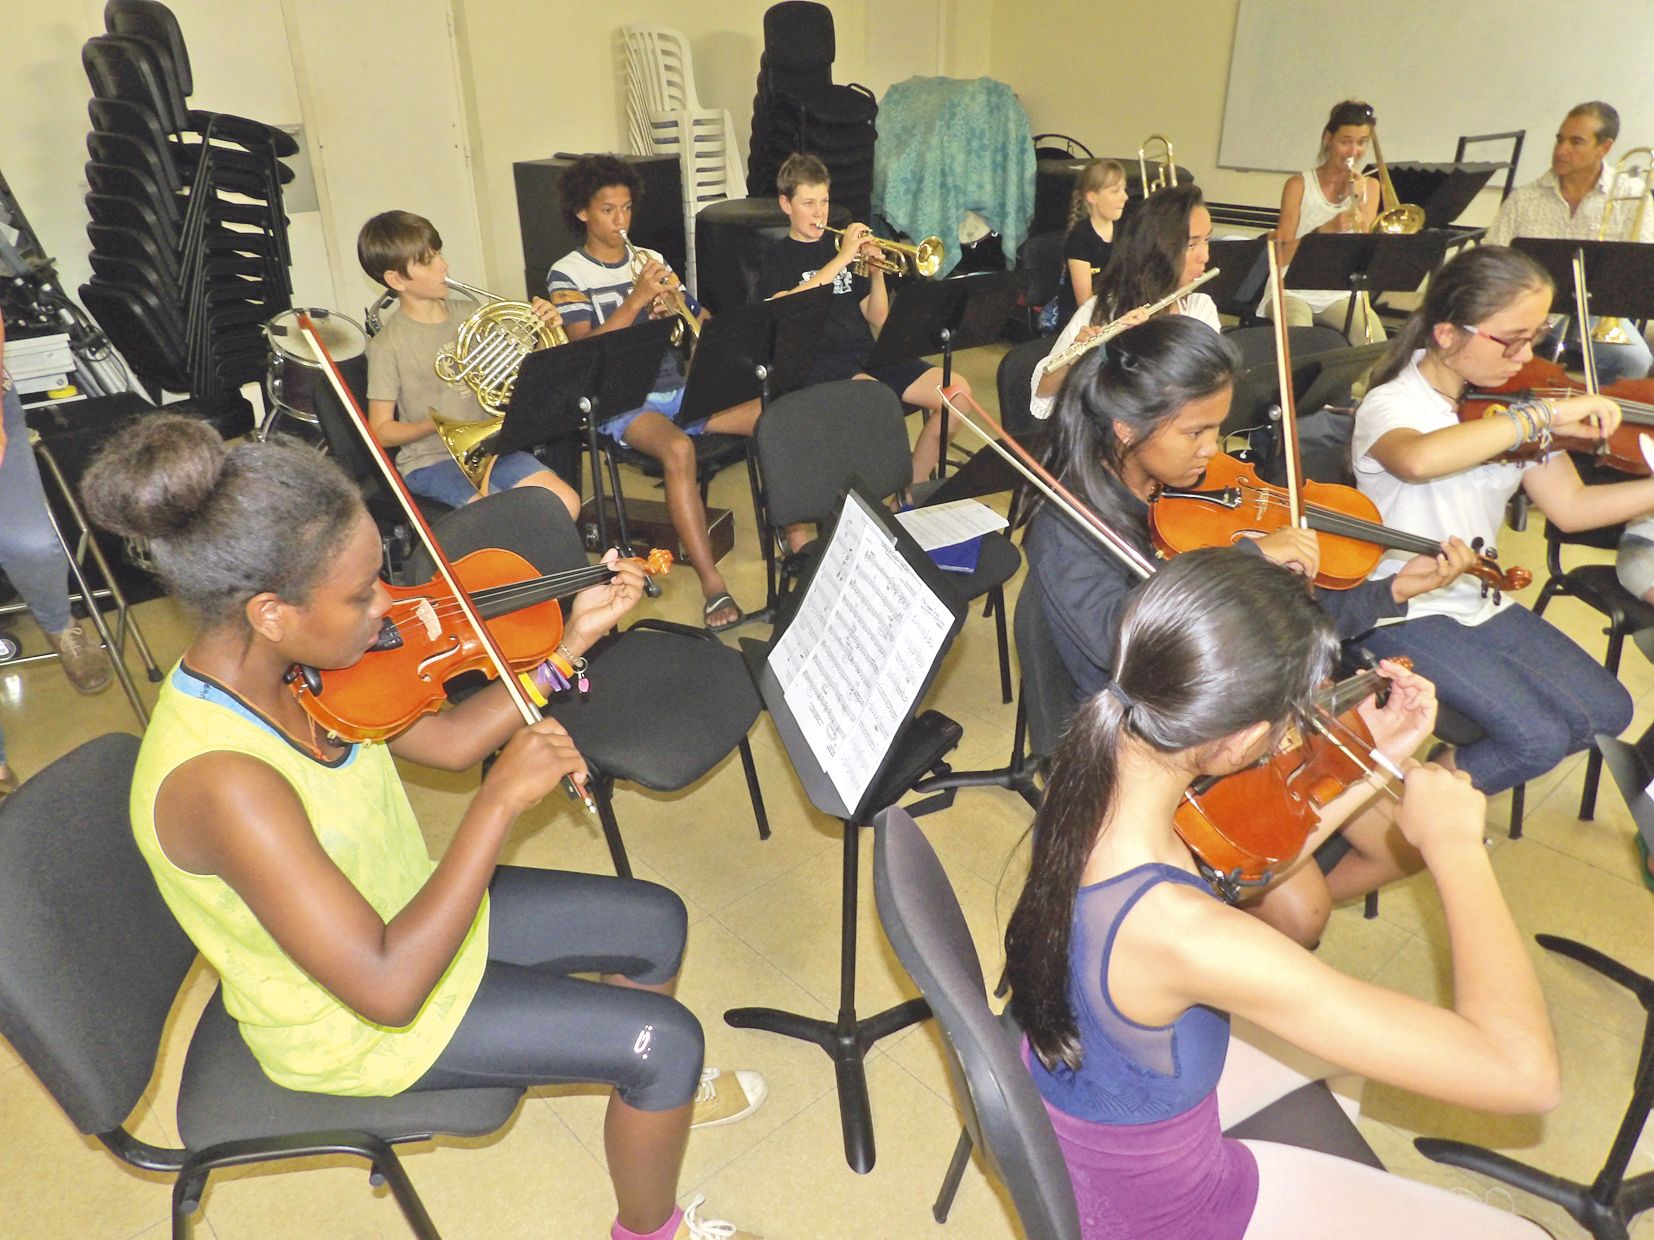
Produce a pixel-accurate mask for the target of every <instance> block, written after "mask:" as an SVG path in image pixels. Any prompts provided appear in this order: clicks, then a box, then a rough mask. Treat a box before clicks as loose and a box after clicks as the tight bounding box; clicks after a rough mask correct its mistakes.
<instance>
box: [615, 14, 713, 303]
mask: <svg viewBox="0 0 1654 1240" xmlns="http://www.w3.org/2000/svg"><path fill="white" fill-rule="evenodd" d="M621 34H622V38H623V39H624V41H625V45H626V126H627V132H628V134H629V136H630V139H631V144H632V152H633V153H634V154H637V155H670V156H673V157H674V158H676V159H677V160H678V162H679V166H680V167H681V169H682V172H683V233H684V238H685V239H686V240H687V242H688V262H687V266H688V270H687V271H686V272H684V279H685V280H686V281H687V282H688V284H689V286H690V288H691V289H697V288H698V287H699V282H698V280H697V279H696V276H697V272H696V269H695V268H696V264H695V215H696V213H697V212H698V211H700V209H701V208H702V207H704V206H706V205H708V204H709V203H714V202H722V201H723V200H724V199H726V198H728V197H729V196H730V195H731V194H733V193H734V192H735V189H736V186H738V185H739V184H740V179H741V171H740V169H741V164H740V159H739V157H738V156H737V154H736V149H735V121H734V120H733V118H731V116H730V114H729V111H728V109H726V108H703V107H702V106H701V102H700V100H699V99H698V98H697V97H696V95H695V69H694V63H693V61H692V60H691V59H690V54H689V40H688V39H687V38H685V37H684V35H683V32H682V31H678V30H671V29H668V28H666V27H664V26H627V27H625V29H624V30H623V31H622V32H621Z"/></svg>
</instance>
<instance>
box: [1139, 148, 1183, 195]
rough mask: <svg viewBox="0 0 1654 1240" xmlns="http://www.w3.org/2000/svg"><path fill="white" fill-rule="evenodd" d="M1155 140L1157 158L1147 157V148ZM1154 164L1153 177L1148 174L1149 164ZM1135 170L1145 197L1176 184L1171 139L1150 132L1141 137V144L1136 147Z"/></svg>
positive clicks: (1175, 168)
mask: <svg viewBox="0 0 1654 1240" xmlns="http://www.w3.org/2000/svg"><path fill="white" fill-rule="evenodd" d="M1156 142H1158V143H1159V144H1160V152H1159V158H1157V159H1154V160H1150V159H1149V148H1150V147H1152V146H1153V145H1154V144H1155V143H1156ZM1150 163H1153V164H1155V165H1157V166H1156V169H1155V173H1154V176H1153V177H1150V176H1149V164H1150ZM1137 172H1138V175H1139V177H1141V179H1142V185H1143V197H1145V198H1147V197H1148V196H1149V195H1150V194H1152V193H1154V191H1155V190H1157V189H1171V188H1173V187H1174V186H1176V185H1177V162H1176V159H1175V157H1174V156H1173V155H1172V140H1171V139H1170V138H1168V137H1166V136H1165V135H1164V134H1158V133H1151V134H1150V135H1149V136H1148V137H1146V138H1144V139H1143V145H1142V146H1140V147H1138V148H1137Z"/></svg>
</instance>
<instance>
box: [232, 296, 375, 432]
mask: <svg viewBox="0 0 1654 1240" xmlns="http://www.w3.org/2000/svg"><path fill="white" fill-rule="evenodd" d="M300 314H308V315H309V316H310V320H311V322H313V323H315V325H316V334H317V335H318V336H320V337H321V341H322V344H323V345H324V346H325V347H326V349H327V351H328V353H329V354H330V355H331V356H332V358H333V361H334V362H335V363H336V364H337V365H338V367H339V373H340V374H342V375H343V376H344V379H345V383H346V384H347V385H348V386H349V387H350V389H351V391H352V392H353V393H354V394H355V395H356V397H357V398H358V399H359V400H365V399H366V395H367V386H368V358H367V348H368V338H367V333H366V332H364V331H363V330H362V327H361V325H360V324H359V323H356V322H355V321H353V320H351V319H348V318H346V317H345V316H344V315H342V314H339V313H337V312H336V311H333V310H321V309H315V308H307V309H305V310H286V311H283V312H282V313H281V314H278V315H276V317H275V318H273V319H271V320H270V321H269V322H267V323H266V324H265V325H264V339H265V340H266V341H267V342H268V343H269V345H270V364H269V367H268V369H267V370H266V371H265V379H264V390H265V393H266V394H267V396H268V397H269V412H268V413H267V414H266V415H265V418H264V425H263V426H261V427H260V428H259V438H260V439H263V438H265V437H266V436H267V435H268V434H269V432H270V428H271V426H272V425H273V424H274V422H275V420H276V419H277V418H278V417H280V416H281V415H282V414H286V415H288V416H289V417H292V418H296V419H298V420H299V421H300V422H305V423H308V424H310V425H311V426H315V425H316V392H317V390H318V388H320V387H323V386H325V385H326V384H327V379H326V377H325V376H324V375H323V374H322V365H321V363H320V362H318V361H317V360H316V357H315V355H314V354H313V353H312V352H311V351H310V342H309V341H307V340H306V339H305V338H304V336H303V335H302V334H301V333H300V331H299V315H300Z"/></svg>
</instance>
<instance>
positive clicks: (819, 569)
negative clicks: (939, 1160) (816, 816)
mask: <svg viewBox="0 0 1654 1240" xmlns="http://www.w3.org/2000/svg"><path fill="white" fill-rule="evenodd" d="M841 600H842V602H843V603H844V605H843V606H840V605H839V603H840V602H841ZM964 618H965V605H964V603H963V602H961V601H960V599H959V597H958V594H957V592H956V591H955V590H954V589H953V588H952V587H951V586H949V585H948V584H947V583H946V582H945V580H944V574H943V572H942V570H941V569H939V568H937V567H936V565H935V564H934V563H933V562H932V561H931V558H930V557H929V556H928V555H926V554H925V553H924V552H923V551H921V550H920V549H919V544H918V543H917V542H915V541H914V540H913V536H912V535H910V534H909V533H907V531H906V530H904V529H902V527H901V526H900V525H899V524H898V523H897V522H896V520H895V518H894V517H892V516H891V515H890V513H889V512H888V511H886V509H885V507H884V505H883V504H881V503H879V502H878V501H877V500H875V499H874V498H873V497H872V496H870V495H869V494H868V493H867V491H866V490H865V489H864V488H862V487H860V486H858V485H855V484H852V486H851V488H850V491H849V493H848V494H847V495H846V496H845V499H844V502H843V503H842V504H841V505H840V508H839V513H838V516H837V517H836V518H835V519H834V521H833V526H832V529H831V530H830V531H829V532H827V533H826V534H825V535H824V536H823V542H822V550H821V552H820V554H819V555H817V556H816V557H815V561H814V563H813V564H812V565H811V567H810V570H809V573H808V575H807V578H806V580H805V582H804V584H803V586H802V587H801V588H800V590H799V591H798V606H797V607H796V608H795V609H793V610H792V612H791V614H790V616H789V617H788V618H787V619H785V620H783V621H782V622H781V627H780V628H779V629H778V635H777V636H776V637H775V638H774V639H773V641H771V642H770V644H769V646H768V649H767V651H766V652H765V654H764V661H763V663H762V665H761V666H760V667H759V668H758V669H757V672H756V676H755V679H756V680H757V683H758V691H759V693H760V694H762V695H763V698H764V705H765V707H766V708H767V709H768V710H769V712H770V715H771V717H772V718H773V719H774V720H775V727H776V731H777V732H778V733H779V734H780V736H781V741H782V744H783V745H785V746H786V749H787V756H788V757H789V758H790V759H791V760H792V764H793V767H794V769H795V770H797V772H798V776H799V779H800V781H801V782H802V783H803V785H804V791H805V792H806V793H807V794H808V796H809V798H810V802H811V804H813V805H814V806H815V807H816V808H817V809H819V810H820V811H821V812H822V813H825V814H831V815H833V816H834V817H835V818H838V819H839V820H840V822H841V823H842V824H843V833H844V878H843V890H842V896H841V901H840V921H839V1008H838V1017H837V1019H836V1020H833V1021H825V1020H819V1019H816V1018H815V1017H811V1016H804V1015H801V1014H799V1013H795V1012H783V1011H779V1010H777V1009H775V1008H731V1009H730V1010H729V1011H727V1012H725V1013H724V1019H725V1020H726V1021H728V1022H729V1023H730V1024H731V1025H734V1026H735V1027H736V1028H738V1029H765V1030H768V1031H769V1032H771V1033H779V1034H781V1035H782V1036H783V1037H789V1038H798V1039H801V1040H802V1041H805V1042H813V1043H814V1044H815V1045H817V1046H819V1047H821V1049H822V1050H824V1051H826V1052H827V1055H828V1057H829V1058H830V1059H832V1061H833V1067H834V1071H835V1074H836V1076H837V1079H838V1096H839V1121H840V1124H841V1126H842V1128H843V1133H844V1157H845V1160H846V1161H847V1162H848V1163H849V1164H850V1166H851V1168H852V1169H853V1170H855V1171H857V1172H861V1173H863V1174H865V1173H866V1172H868V1171H871V1170H872V1168H873V1162H874V1157H875V1151H874V1144H873V1114H872V1110H871V1107H870V1105H869V1102H868V1097H867V1071H866V1066H865V1062H864V1061H865V1060H866V1057H867V1049H868V1047H870V1046H872V1045H873V1043H875V1042H877V1041H878V1040H879V1039H881V1038H886V1037H889V1036H890V1035H891V1034H893V1033H896V1032H897V1031H898V1030H901V1029H905V1028H907V1027H908V1026H909V1025H912V1024H916V1023H917V1022H919V1021H921V1020H923V1019H925V1017H927V1016H929V1015H930V1008H929V1007H928V1006H927V1005H926V1003H925V1001H924V1000H923V999H910V1000H908V1001H907V1002H905V1003H899V1004H897V1005H896V1006H895V1007H892V1008H889V1009H887V1010H886V1011H883V1012H880V1013H878V1014H877V1015H874V1016H865V1017H861V1016H857V1014H856V909H857V902H858V886H859V882H860V868H859V858H860V852H861V849H860V839H861V833H860V831H859V830H858V828H860V827H863V826H866V825H867V824H868V823H869V822H871V821H872V819H873V817H874V816H875V815H876V814H877V813H879V811H880V810H882V809H884V808H885V807H886V806H889V805H893V804H895V803H896V801H897V800H898V799H899V798H900V797H901V796H902V794H903V793H905V792H906V791H908V789H909V788H911V787H912V785H913V784H914V782H915V781H916V780H917V779H918V778H919V777H920V776H922V775H924V774H925V773H926V772H927V771H931V770H934V769H936V768H937V767H938V764H940V763H941V760H942V757H943V755H945V754H946V753H947V752H948V750H950V749H951V748H953V746H954V745H956V744H958V742H959V737H960V735H961V732H962V729H961V728H960V726H959V725H958V724H957V723H955V722H954V721H953V720H951V719H949V718H947V717H946V716H945V715H941V714H939V713H937V712H936V711H926V712H925V713H924V714H922V715H920V716H918V717H917V718H914V717H913V711H914V709H915V707H916V706H917V705H918V703H919V702H920V700H921V699H922V698H923V697H924V695H925V693H926V692H927V691H928V690H929V688H930V685H931V682H932V681H933V680H934V679H935V678H936V672H937V670H938V668H939V667H940V666H941V663H942V658H943V656H944V655H946V653H947V649H948V646H949V645H950V644H951V643H952V641H953V639H954V637H955V635H956V634H958V632H959V628H960V626H961V624H962V623H963V622H964ZM812 668H819V669H821V671H822V672H823V673H824V674H823V675H820V676H817V675H815V674H814V673H813V672H812ZM850 677H854V678H855V681H854V683H853V684H852V685H850V686H849V687H848V688H847V687H846V686H845V683H844V682H845V681H846V679H847V678H850ZM868 720H873V721H876V722H875V723H867V722H866V721H868ZM881 725H882V726H881ZM864 728H865V734H864V732H863V729H864ZM812 735H814V736H816V737H818V738H819V737H833V738H837V742H836V743H834V744H832V745H830V746H829V749H828V751H827V752H822V750H821V748H820V747H819V746H818V745H816V744H813V743H812V741H811V736H812ZM852 738H854V740H855V741H856V742H857V743H855V744H852V743H851V739H852ZM847 752H848V753H850V754H851V758H850V759H848V760H847V759H845V758H844V757H843V755H844V754H845V753H847ZM857 755H859V761H858V759H857ZM874 762H876V769H873V770H871V771H870V770H869V768H870V767H872V766H873V764H874ZM847 768H850V769H847ZM943 769H945V768H943Z"/></svg>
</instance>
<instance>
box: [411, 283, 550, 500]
mask: <svg viewBox="0 0 1654 1240" xmlns="http://www.w3.org/2000/svg"><path fill="white" fill-rule="evenodd" d="M443 282H444V283H445V284H447V285H448V287H449V288H453V289H457V290H458V291H459V292H462V293H466V294H469V295H470V296H472V297H474V298H476V299H477V300H478V301H481V302H485V303H486V304H484V305H483V306H482V307H481V309H479V310H477V311H476V313H474V314H473V315H472V316H471V317H470V318H468V319H466V320H465V322H463V323H461V324H460V328H459V336H458V337H457V338H456V339H455V341H454V343H453V344H451V345H448V346H447V347H446V348H444V349H442V350H441V351H440V352H439V353H438V354H437V355H436V366H435V368H436V374H437V378H439V379H441V380H442V381H443V382H444V383H456V384H457V383H463V384H465V385H466V386H467V387H469V388H470V389H471V390H472V391H473V392H474V393H476V397H477V403H478V404H480V405H481V406H482V407H483V408H484V409H485V410H486V411H487V412H488V413H489V414H491V415H492V416H490V417H486V418H483V419H481V420H468V419H464V418H455V417H450V416H447V415H444V414H441V413H438V412H437V411H436V410H434V409H433V410H431V420H432V421H433V422H435V423H436V433H437V437H438V438H440V439H441V440H442V446H443V447H445V448H447V449H448V452H449V454H450V455H451V456H452V457H453V458H454V461H455V462H456V463H457V464H458V465H459V467H460V470H461V472H462V473H464V474H465V477H466V480H467V481H469V482H470V483H471V485H472V486H474V487H476V488H477V490H478V491H479V492H481V493H483V494H487V487H488V474H489V471H490V470H492V469H493V467H494V447H493V444H494V443H495V441H496V440H497V439H498V438H499V433H500V424H501V423H502V422H504V421H505V409H506V406H507V405H508V404H510V403H511V390H512V389H513V388H514V387H516V385H517V372H518V370H520V369H521V368H522V364H523V358H525V357H527V356H528V355H529V354H530V353H532V352H534V351H535V350H536V349H547V348H553V347H555V346H557V345H564V344H567V343H568V342H569V338H568V333H567V332H565V331H564V330H563V328H562V327H561V326H560V325H559V326H552V325H551V324H549V323H547V322H546V321H545V320H544V319H542V318H541V317H540V316H539V315H538V314H536V313H535V312H534V307H533V306H531V305H529V304H528V303H527V302H524V301H507V300H506V299H505V298H503V297H497V296H495V295H494V294H493V293H490V292H488V291H487V290H486V289H480V288H477V287H476V286H475V285H472V284H466V283H464V282H463V281H460V280H454V279H445V280H444V281H443Z"/></svg>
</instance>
